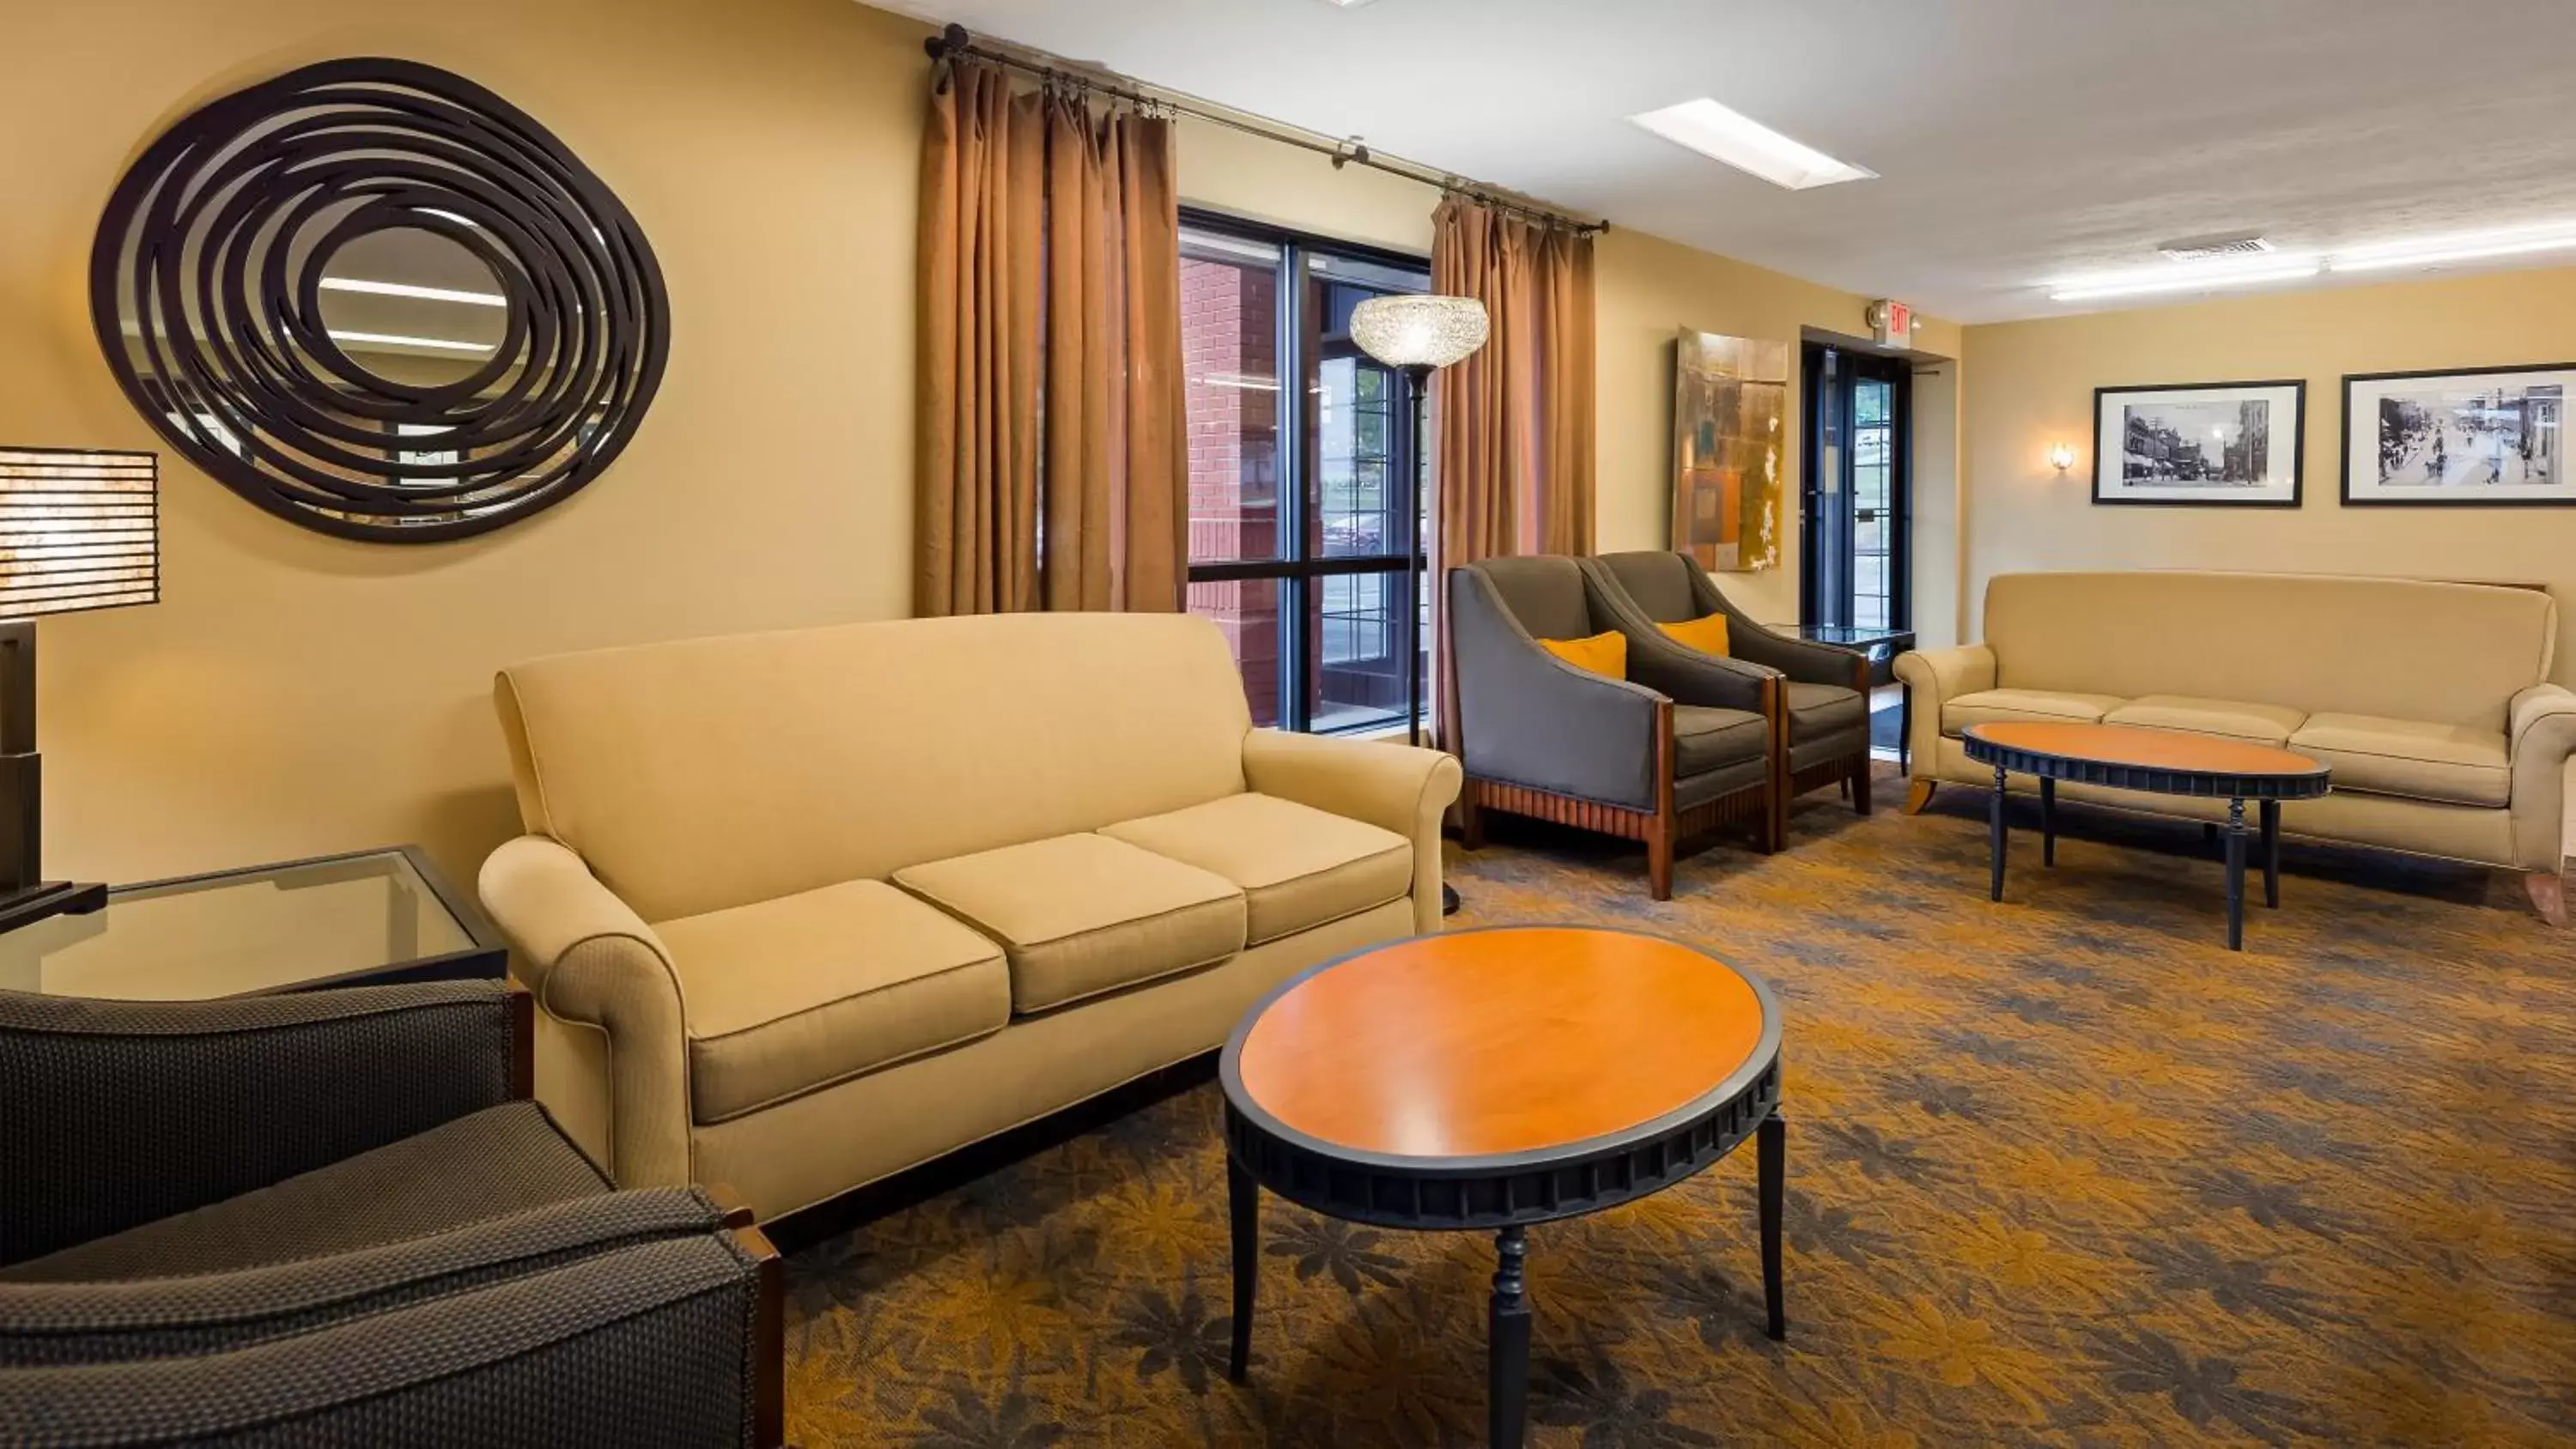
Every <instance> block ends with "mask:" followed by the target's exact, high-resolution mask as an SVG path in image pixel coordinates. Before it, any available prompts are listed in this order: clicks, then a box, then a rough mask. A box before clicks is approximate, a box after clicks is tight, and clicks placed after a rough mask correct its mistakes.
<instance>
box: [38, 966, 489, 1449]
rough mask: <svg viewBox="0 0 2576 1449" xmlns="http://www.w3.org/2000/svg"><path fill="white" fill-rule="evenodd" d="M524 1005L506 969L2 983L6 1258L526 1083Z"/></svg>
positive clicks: (473, 1106)
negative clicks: (39, 985)
mask: <svg viewBox="0 0 2576 1449" xmlns="http://www.w3.org/2000/svg"><path fill="white" fill-rule="evenodd" d="M527 1009H528V998H527V994H526V993H525V992H519V991H513V990H511V989H510V988H509V987H507V986H505V985H504V984H503V983H501V982H498V981H437V982H421V983H417V984H412V985H403V986H358V987H348V988H344V989H341V990H336V991H314V992H303V993H297V994H293V995H280V996H258V997H246V998H237V999H233V1000H224V1001H93V1000H87V999H83V998H78V997H58V996H40V995H29V994H22V993H18V992H0V1162H4V1163H7V1164H8V1167H7V1169H6V1170H5V1171H0V1264H6V1263H15V1262H22V1261H24V1260H26V1259H28V1258H33V1257H38V1256H41V1255H42V1254H45V1253H50V1252H53V1251H55V1250H57V1249H60V1248H66V1247H70V1246H72V1245H73V1244H76V1243H84V1242H87V1241H89V1240H90V1239H92V1238H97V1237H102V1236H104V1235H106V1234H108V1233H113V1232H121V1231H123V1230H125V1229H127V1228H130V1227H134V1226H136V1225H137V1224H140V1223H146V1222H151V1221H153V1220H155V1219H158V1218H163V1217H167V1216H169V1215H171V1214H173V1213H178V1212H185V1211H187V1210H189V1209H191V1208H196V1207H202V1206H204V1205H206V1204H207V1203H211V1202H219V1201H221V1200H223V1199H225V1198H228V1197H234V1196H237V1195H239V1194H241V1193H245V1192H250V1191H252V1190H254V1189H257V1188H262V1187H267V1186H270V1185H271V1184H274V1183H277V1182H281V1181H283V1180H285V1179H286V1178H289V1177H292V1176H294V1175H295V1174H297V1173H300V1172H310V1171H312V1170H313V1169H315V1168H318V1167H323V1166H326V1165H328V1164H330V1163H333V1162H337V1161H339V1160H341V1159H342V1158H345V1157H354V1156H356V1155H357V1154H359V1153H361V1152H366V1151H368V1150H370V1149H373V1148H377V1147H382V1146H384V1145H385V1144H387V1143H389V1142H396V1141H399V1140H401V1139H403V1138H405V1137H409V1136H412V1135H414V1134H416V1133H420V1132H426V1131H428V1130H429V1129H430V1128H432V1127H436V1126H438V1125H440V1124H441V1123H445V1122H451V1121H454V1120H455V1119H457V1118H459V1117H462V1116H465V1115H466V1114H468V1113H470V1112H477V1111H481V1110H482V1109H484V1108H486V1107H493V1106H498V1105H500V1104H501V1103H503V1102H507V1101H509V1100H511V1099H512V1098H513V1097H515V1096H522V1095H525V1093H526V1091H527V1071H526V1065H525V1061H526V1059H525V1041H526V1037H525V1035H524V1033H525V1030H526V1025H527V1021H528V1017H527V1014H526V1013H527ZM0 1437H5V1436H0Z"/></svg>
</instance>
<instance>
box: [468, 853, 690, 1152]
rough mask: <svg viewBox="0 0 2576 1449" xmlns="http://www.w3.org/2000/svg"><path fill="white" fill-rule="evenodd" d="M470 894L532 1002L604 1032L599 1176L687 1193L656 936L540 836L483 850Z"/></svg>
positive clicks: (683, 1037)
mask: <svg viewBox="0 0 2576 1449" xmlns="http://www.w3.org/2000/svg"><path fill="white" fill-rule="evenodd" d="M477 884H478V888H479V890H480V892H481V895H482V897H483V908H484V910H485V911H486V912H488V913H489V914H490V915H491V917H492V920H493V922H494V924H496V925H498V926H499V927H500V928H501V933H502V934H503V935H504V936H506V937H508V938H509V941H510V947H511V951H512V955H513V960H514V963H515V965H516V968H517V970H518V972H519V975H520V977H521V979H523V980H525V981H526V982H527V983H528V984H529V985H530V986H531V987H533V988H534V989H535V991H536V994H537V1003H538V1004H539V1005H540V1006H542V1007H544V1008H545V1009H546V1010H547V1011H548V1012H549V1013H551V1014H552V1015H554V1016H556V1017H558V1018H560V1019H562V1020H565V1021H569V1022H575V1023H578V1024H580V1025H583V1026H588V1027H594V1028H597V1029H598V1030H600V1031H603V1032H605V1033H607V1036H608V1052H607V1061H608V1075H609V1080H608V1084H607V1085H608V1090H607V1093H606V1097H607V1101H608V1107H609V1133H608V1154H609V1160H608V1161H607V1162H605V1163H602V1164H601V1166H602V1168H603V1169H604V1170H606V1172H607V1173H608V1175H609V1177H610V1178H611V1179H612V1180H613V1181H615V1182H616V1183H617V1185H618V1186H620V1187H665V1186H678V1185H681V1184H685V1183H687V1182H688V1181H689V1180H690V1177H691V1175H692V1174H691V1167H692V1162H691V1157H690V1151H689V1053H688V1040H687V1037H688V1028H687V1023H688V1007H687V1002H686V1000H685V998H684V997H683V995H682V992H681V989H680V975H679V972H678V971H676V970H674V969H673V968H672V965H671V953H670V950H669V949H668V948H667V947H665V946H664V945H663V944H662V938H661V937H659V936H657V935H655V934H654V932H653V928H652V927H650V926H648V925H646V924H644V921H643V918H642V917H639V916H637V915H636V914H635V911H634V909H633V908H632V907H630V906H628V905H627V904H626V903H625V902H624V901H622V900H619V899H618V898H617V896H616V894H615V893H614V892H612V891H610V890H609V889H608V887H606V886H604V885H602V884H600V882H599V878H598V877H596V876H594V875H592V874H591V873H590V867H589V866H587V865H584V864H583V863H582V859H581V857H580V856H578V855H575V854H573V853H572V851H571V850H570V849H568V848H566V847H565V846H564V845H562V844H561V843H560V842H557V841H554V840H550V839H547V838H546V837H544V836H539V835H523V836H521V837H519V838H518V839H516V840H513V841H510V842H509V843H507V844H505V845H503V846H502V847H501V848H500V849H499V850H496V851H494V852H492V856H491V858H490V859H488V860H486V861H484V862H483V873H482V876H481V878H480V880H479V881H478V883H477Z"/></svg>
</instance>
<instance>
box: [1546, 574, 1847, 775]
mask: <svg viewBox="0 0 2576 1449" xmlns="http://www.w3.org/2000/svg"><path fill="white" fill-rule="evenodd" d="M1584 566H1585V567H1586V568H1588V569H1590V570H1591V571H1592V573H1593V576H1594V578H1595V579H1596V581H1597V582H1598V583H1599V585H1600V587H1601V589H1602V591H1603V593H1604V595H1605V597H1607V598H1608V599H1609V601H1610V607H1611V609H1612V610H1613V612H1615V613H1617V614H1620V615H1621V616H1623V617H1625V618H1627V619H1628V620H1629V621H1630V622H1631V623H1633V624H1635V625H1637V626H1639V627H1643V628H1647V629H1650V630H1651V629H1653V626H1655V625H1656V624H1679V623H1683V622H1686V621H1688V620H1691V619H1702V618H1706V617H1707V616H1709V615H1710V614H1724V615H1726V617H1727V631H1726V632H1727V647H1728V649H1729V650H1730V651H1731V654H1732V657H1734V658H1736V659H1739V660H1742V661H1744V662H1745V663H1748V664H1755V665H1760V666H1762V667H1764V668H1768V669H1773V670H1777V671H1779V673H1780V674H1781V675H1782V676H1784V677H1785V679H1786V681H1787V682H1786V684H1785V686H1784V691H1783V692H1784V693H1785V695H1786V697H1787V710H1786V712H1787V714H1788V725H1789V728H1788V738H1789V748H1788V749H1787V750H1786V751H1785V752H1784V753H1783V754H1782V755H1781V757H1780V760H1779V767H1780V774H1781V779H1780V797H1781V800H1782V802H1783V804H1784V806H1785V803H1786V802H1787V801H1789V800H1791V799H1794V798H1796V797H1797V796H1799V795H1803V794H1805V793H1806V792H1807V791H1809V790H1813V789H1817V788H1819V787H1821V786H1825V785H1831V784H1833V783H1835V782H1836V781H1845V782H1848V788H1849V789H1850V791H1851V797H1852V805H1853V807H1854V808H1855V809H1857V810H1859V811H1860V813H1861V814H1863V815H1867V814H1868V813H1869V660H1868V658H1867V656H1865V655H1863V654H1861V653H1860V652H1859V651H1857V650H1852V649H1839V648H1836V647H1835V646H1833V645H1831V644H1815V643H1810V642H1808V641H1807V640H1804V639H1792V638H1790V637H1788V636H1787V635H1784V634H1775V633H1773V632H1772V631H1771V630H1770V629H1769V628H1767V627H1765V626H1764V625H1763V624H1762V623H1761V622H1760V621H1759V620H1756V619H1755V618H1754V617H1753V616H1752V615H1750V614H1747V613H1745V612H1744V611H1743V610H1742V609H1739V608H1737V607H1735V605H1733V604H1732V603H1729V602H1728V601H1727V598H1726V595H1725V594H1724V593H1723V592H1721V591H1720V590H1719V589H1718V587H1717V581H1716V580H1715V579H1712V578H1710V577H1709V576H1708V571H1707V570H1706V569H1703V568H1701V567H1700V566H1699V560H1697V559H1695V558H1692V557H1691V556H1690V555H1689V554H1686V553H1668V552H1663V551H1660V550H1659V551H1656V552H1651V553H1608V554H1603V555H1601V556H1600V557H1599V558H1595V559H1586V560H1584ZM1657 632H1660V631H1657ZM1677 647H1678V646H1677ZM1701 657H1707V656H1701Z"/></svg>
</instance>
